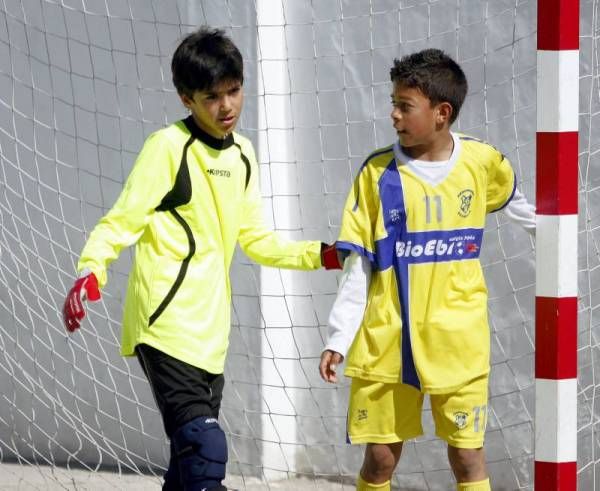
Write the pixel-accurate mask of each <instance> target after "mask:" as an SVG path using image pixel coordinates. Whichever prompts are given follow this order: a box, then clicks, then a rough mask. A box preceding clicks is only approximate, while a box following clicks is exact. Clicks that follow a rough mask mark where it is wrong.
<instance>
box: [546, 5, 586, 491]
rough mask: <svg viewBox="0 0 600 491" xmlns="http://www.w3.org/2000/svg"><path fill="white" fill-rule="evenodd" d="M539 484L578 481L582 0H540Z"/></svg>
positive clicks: (566, 488)
mask: <svg viewBox="0 0 600 491" xmlns="http://www.w3.org/2000/svg"><path fill="white" fill-rule="evenodd" d="M537 8H538V14H537V22H538V24H537V44H538V51H537V137H536V147H537V157H536V174H537V178H536V194H537V199H536V205H537V232H536V303H535V310H536V320H535V333H536V342H535V344H536V346H535V377H536V382H535V489H536V490H539V491H553V490H560V491H571V490H575V489H577V208H578V206H577V182H578V171H577V164H578V158H577V155H578V118H579V0H538V5H537Z"/></svg>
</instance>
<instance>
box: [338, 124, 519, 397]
mask: <svg viewBox="0 0 600 491" xmlns="http://www.w3.org/2000/svg"><path fill="white" fill-rule="evenodd" d="M453 137H454V140H455V146H454V151H453V154H452V157H451V159H450V161H449V162H448V166H447V168H448V170H447V172H446V173H445V174H444V175H443V176H442V178H440V179H439V180H437V181H436V182H430V181H429V180H428V179H426V178H425V177H424V176H423V175H421V174H420V173H419V168H418V166H417V165H411V160H410V159H408V158H407V157H406V156H405V155H404V154H403V153H402V151H401V148H400V147H399V146H398V144H397V143H396V144H395V145H394V146H390V147H388V148H384V149H382V150H379V151H376V152H374V153H373V154H371V156H370V157H369V158H368V159H367V160H366V162H365V163H364V165H363V166H362V168H361V170H360V172H359V174H358V176H357V178H356V180H355V182H354V186H353V188H352V190H351V192H350V194H349V197H348V199H347V202H346V206H345V209H344V214H343V220H342V227H341V232H340V236H339V240H338V242H337V247H338V249H345V250H349V251H355V252H357V253H359V254H361V255H364V256H366V257H367V258H368V259H369V261H370V263H371V267H372V271H373V273H372V276H371V282H370V285H369V290H368V296H367V305H366V307H365V313H364V317H363V320H362V323H361V326H360V328H359V330H358V332H357V334H356V336H355V338H354V341H353V343H352V345H351V346H350V349H349V351H348V355H347V357H346V370H345V374H346V375H348V376H350V377H358V378H363V379H367V380H374V381H380V382H388V383H397V382H403V383H406V384H410V385H412V386H414V387H416V388H418V389H420V390H422V391H423V392H428V393H445V392H451V391H453V390H455V389H457V388H459V387H461V386H462V385H464V384H466V383H467V382H469V381H470V380H472V379H474V378H476V377H478V376H479V375H484V374H486V373H488V372H489V357H490V336H489V326H488V320H487V289H486V285H485V281H484V277H483V273H482V269H481V265H480V262H479V254H480V250H481V243H482V237H483V228H484V225H485V217H486V214H487V213H489V212H492V211H496V210H498V209H500V208H502V207H504V206H505V205H506V204H507V203H508V202H509V201H510V199H511V197H512V194H513V193H514V189H515V176H514V172H513V170H512V168H511V166H510V163H509V162H508V160H507V159H506V158H504V156H503V155H502V154H501V153H500V152H498V151H497V150H496V149H494V148H493V147H492V146H490V145H488V144H486V143H483V142H481V141H478V140H475V139H473V138H469V137H466V136H460V135H453Z"/></svg>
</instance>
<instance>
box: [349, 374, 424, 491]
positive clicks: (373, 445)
mask: <svg viewBox="0 0 600 491" xmlns="http://www.w3.org/2000/svg"><path fill="white" fill-rule="evenodd" d="M422 404H423V394H422V393H421V392H419V391H418V390H416V389H414V388H413V387H411V386H408V385H404V384H385V383H381V382H372V381H369V380H363V379H359V378H353V379H352V385H351V387H350V403H349V407H348V421H347V429H348V441H349V443H366V444H367V448H366V451H365V456H364V460H363V465H362V468H361V471H360V475H359V476H358V478H357V482H356V486H357V487H356V489H357V490H358V491H371V490H377V491H387V490H389V489H390V479H391V477H392V473H393V472H394V469H395V468H396V465H397V464H398V460H399V459H400V454H401V452H402V442H403V441H404V440H408V439H410V438H414V437H417V436H419V435H422V434H423V428H422V426H421V408H422Z"/></svg>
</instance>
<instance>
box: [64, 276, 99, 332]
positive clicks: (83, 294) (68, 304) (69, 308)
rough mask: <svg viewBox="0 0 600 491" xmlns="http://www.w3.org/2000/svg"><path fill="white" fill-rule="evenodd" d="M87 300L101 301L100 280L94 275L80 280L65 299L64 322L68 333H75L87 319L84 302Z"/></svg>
mask: <svg viewBox="0 0 600 491" xmlns="http://www.w3.org/2000/svg"><path fill="white" fill-rule="evenodd" d="M86 298H87V299H88V300H90V301H92V302H95V301H97V300H100V290H99V289H98V279H97V278H96V275H95V274H94V273H89V274H88V275H86V276H82V277H81V278H78V279H77V281H75V284H74V285H73V288H71V290H70V291H69V293H68V295H67V298H66V299H65V304H64V306H63V322H64V323H65V327H66V328H67V331H69V332H74V331H75V330H76V329H79V326H80V321H81V319H83V318H84V317H85V309H84V308H83V303H82V300H85V299H86Z"/></svg>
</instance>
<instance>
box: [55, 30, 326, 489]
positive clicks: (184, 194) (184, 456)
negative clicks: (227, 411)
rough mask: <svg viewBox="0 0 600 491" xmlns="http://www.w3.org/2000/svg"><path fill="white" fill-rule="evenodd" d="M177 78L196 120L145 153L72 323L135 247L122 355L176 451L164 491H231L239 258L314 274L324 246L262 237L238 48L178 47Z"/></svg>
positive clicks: (73, 297) (87, 258)
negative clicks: (238, 129)
mask: <svg viewBox="0 0 600 491" xmlns="http://www.w3.org/2000/svg"><path fill="white" fill-rule="evenodd" d="M171 68H172V75H173V83H174V85H175V87H176V89H177V92H178V94H179V96H180V98H181V101H182V102H183V104H184V106H185V107H186V108H188V109H189V110H190V112H191V114H190V116H189V117H187V118H186V119H184V120H182V121H178V122H176V123H174V124H171V125H170V126H168V127H166V128H164V129H162V130H159V131H157V132H155V133H153V134H152V135H150V136H149V137H148V139H147V140H146V142H145V143H144V146H143V148H142V150H141V152H140V154H139V156H138V158H137V160H136V162H135V165H134V167H133V170H132V171H131V174H130V175H129V177H128V179H127V182H126V184H125V186H124V189H123V191H122V193H121V195H120V196H119V198H118V200H117V202H116V203H115V205H114V206H113V208H112V209H111V210H110V211H109V212H108V213H107V214H106V215H105V216H104V217H103V218H102V219H101V220H100V222H99V223H98V224H97V226H96V227H95V228H94V230H93V231H92V232H91V234H90V236H89V239H88V241H87V243H86V245H85V247H84V249H83V251H82V253H81V257H80V259H79V264H78V271H79V279H78V280H77V281H76V282H75V286H74V287H73V288H72V289H71V291H70V292H69V294H68V296H67V299H66V301H65V304H64V308H63V315H64V322H65V325H66V327H67V329H68V330H69V331H74V330H76V329H77V328H78V327H79V325H80V321H81V319H82V318H83V316H84V315H85V312H84V309H83V305H82V303H81V300H82V299H83V298H85V297H86V296H87V299H88V300H97V299H99V298H100V290H99V289H100V288H102V287H103V286H104V285H105V283H106V281H107V267H108V264H109V263H110V262H111V261H113V260H114V259H115V258H116V257H117V256H118V255H119V252H120V251H121V249H123V248H124V247H127V246H130V245H132V244H135V245H136V246H135V261H134V264H133V266H132V270H131V273H130V276H129V283H128V289H127V295H126V299H125V307H124V315H123V330H122V343H121V353H122V355H124V356H133V355H136V356H137V358H138V360H139V362H140V364H141V366H142V369H143V371H144V373H145V375H146V377H147V378H148V381H149V383H150V386H151V387H152V391H153V393H154V396H155V399H156V403H157V405H158V408H159V410H160V413H161V415H162V418H163V423H164V427H165V430H166V433H167V436H168V437H169V439H170V442H171V457H170V462H169V467H168V470H167V472H166V474H165V482H164V486H163V490H185V491H196V490H198V491H199V490H222V489H225V488H224V487H223V486H222V483H221V481H222V480H223V478H224V476H225V465H226V461H227V447H226V441H225V434H224V433H223V431H222V429H221V428H220V426H219V424H218V421H217V417H218V414H219V408H220V404H221V397H222V391H223V384H224V381H223V367H224V362H225V355H226V352H227V346H228V336H229V330H230V298H231V287H230V282H229V267H230V265H231V261H232V256H233V254H234V249H235V246H236V244H237V243H239V244H240V246H241V248H242V250H243V251H244V252H245V253H246V254H247V255H248V256H249V257H250V258H252V259H253V260H255V261H256V262H258V263H260V264H264V265H267V266H274V267H280V268H295V269H304V270H311V269H316V268H319V267H321V263H322V261H321V249H322V248H323V245H322V244H321V243H320V242H313V241H299V242H294V241H286V240H283V239H282V238H280V237H278V236H277V235H276V234H275V233H274V232H273V231H271V230H269V229H267V228H266V227H265V224H264V222H263V218H262V205H261V196H260V190H259V181H258V180H259V169H258V166H257V162H256V157H255V155H254V150H253V148H252V144H251V143H250V141H249V140H247V139H246V138H244V137H242V136H240V135H239V134H237V133H234V131H233V130H234V128H235V126H236V124H237V122H238V119H239V117H240V113H241V110H242V102H243V85H242V84H243V80H244V77H243V62H242V56H241V54H240V52H239V50H238V49H237V47H236V46H235V45H234V44H233V42H232V41H231V40H230V39H229V38H228V37H226V36H225V35H224V34H223V32H222V31H220V30H214V29H209V28H201V29H200V30H198V31H197V32H194V33H192V34H190V35H188V36H187V37H186V38H185V39H184V40H183V41H182V42H181V44H180V45H179V46H178V48H177V49H176V51H175V53H174V55H173V59H172V63H171ZM323 249H324V248H323ZM324 250H325V251H327V250H330V251H331V249H324ZM333 251H334V250H333ZM333 254H334V256H335V251H334V252H333ZM336 260H337V259H336Z"/></svg>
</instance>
